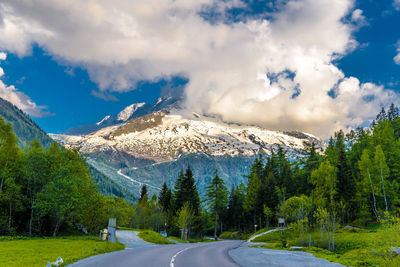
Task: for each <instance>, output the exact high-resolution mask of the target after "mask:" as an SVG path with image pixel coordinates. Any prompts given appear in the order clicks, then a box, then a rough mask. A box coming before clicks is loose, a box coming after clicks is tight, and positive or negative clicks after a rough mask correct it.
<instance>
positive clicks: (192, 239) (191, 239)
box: [168, 236, 215, 243]
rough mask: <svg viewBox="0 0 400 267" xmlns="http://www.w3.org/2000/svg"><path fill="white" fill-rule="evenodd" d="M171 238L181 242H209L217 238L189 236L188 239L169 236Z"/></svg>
mask: <svg viewBox="0 0 400 267" xmlns="http://www.w3.org/2000/svg"><path fill="white" fill-rule="evenodd" d="M168 238H169V239H172V240H175V241H177V242H179V243H208V242H215V240H212V239H207V238H189V239H188V240H186V241H185V240H182V239H180V238H179V237H176V236H169V237H168Z"/></svg>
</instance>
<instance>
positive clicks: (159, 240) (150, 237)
mask: <svg viewBox="0 0 400 267" xmlns="http://www.w3.org/2000/svg"><path fill="white" fill-rule="evenodd" d="M138 237H140V238H141V239H143V240H144V241H146V242H149V243H154V244H160V245H167V244H175V243H174V242H171V241H169V240H168V239H167V238H165V237H163V236H162V235H160V234H159V233H157V232H154V231H152V230H139V234H138Z"/></svg>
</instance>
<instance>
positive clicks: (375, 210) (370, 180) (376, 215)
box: [367, 169, 379, 219]
mask: <svg viewBox="0 0 400 267" xmlns="http://www.w3.org/2000/svg"><path fill="white" fill-rule="evenodd" d="M367 173H368V179H369V183H370V185H371V191H372V197H373V199H374V213H375V217H376V218H377V219H378V217H379V216H378V211H377V209H376V198H375V192H374V186H373V184H372V179H371V174H370V173H369V169H368V170H367Z"/></svg>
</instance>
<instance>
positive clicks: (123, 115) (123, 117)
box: [117, 103, 146, 121]
mask: <svg viewBox="0 0 400 267" xmlns="http://www.w3.org/2000/svg"><path fill="white" fill-rule="evenodd" d="M144 105H146V103H135V104H132V105H129V106H127V107H126V108H125V109H124V110H123V111H121V112H120V113H119V114H118V116H117V120H119V121H127V120H128V119H129V118H130V117H131V116H132V114H133V113H135V112H136V111H137V110H138V109H139V108H141V107H143V106H144Z"/></svg>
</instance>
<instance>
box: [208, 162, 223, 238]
mask: <svg viewBox="0 0 400 267" xmlns="http://www.w3.org/2000/svg"><path fill="white" fill-rule="evenodd" d="M206 204H207V205H208V207H209V209H210V211H211V213H212V214H213V215H214V238H215V239H216V240H217V228H218V218H221V214H222V213H223V212H224V210H225V209H226V204H227V189H226V186H225V182H224V180H222V179H221V178H220V177H219V175H218V171H217V170H215V172H214V178H213V179H212V180H211V183H210V184H209V185H208V186H207V187H206ZM220 220H221V219H220Z"/></svg>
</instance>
